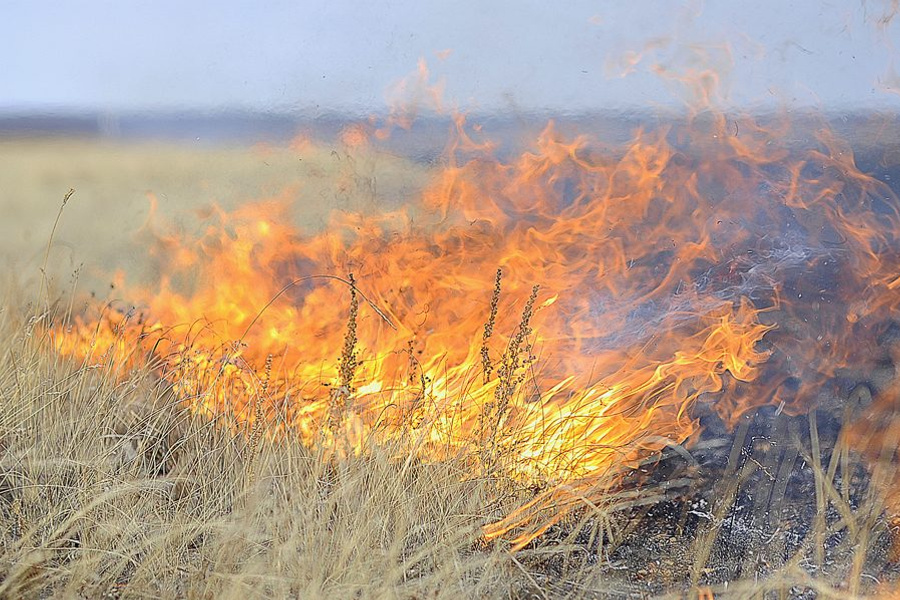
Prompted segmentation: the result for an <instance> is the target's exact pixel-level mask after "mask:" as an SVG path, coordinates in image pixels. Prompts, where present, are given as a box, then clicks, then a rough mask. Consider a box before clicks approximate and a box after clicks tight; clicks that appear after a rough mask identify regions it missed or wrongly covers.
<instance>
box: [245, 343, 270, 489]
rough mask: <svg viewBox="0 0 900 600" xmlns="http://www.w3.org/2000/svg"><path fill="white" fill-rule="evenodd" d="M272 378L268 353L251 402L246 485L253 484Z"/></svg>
mask: <svg viewBox="0 0 900 600" xmlns="http://www.w3.org/2000/svg"><path fill="white" fill-rule="evenodd" d="M271 378H272V355H271V354H269V355H267V356H266V366H265V372H264V374H263V380H262V384H261V385H260V390H259V393H257V395H256V400H255V402H254V403H253V404H254V406H253V425H252V428H251V430H250V439H249V441H248V444H247V463H246V464H247V484H248V486H250V485H253V481H254V477H255V472H254V467H255V463H256V457H257V454H258V452H259V442H260V439H261V438H262V434H263V429H264V428H265V425H266V424H265V417H266V415H265V412H264V411H263V407H262V404H263V400H265V399H267V398H268V396H269V381H271Z"/></svg>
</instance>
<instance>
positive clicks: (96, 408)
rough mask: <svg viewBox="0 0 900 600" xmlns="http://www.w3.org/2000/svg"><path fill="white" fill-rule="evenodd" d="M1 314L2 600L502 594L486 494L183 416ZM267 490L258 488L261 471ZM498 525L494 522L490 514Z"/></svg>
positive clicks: (396, 464)
mask: <svg viewBox="0 0 900 600" xmlns="http://www.w3.org/2000/svg"><path fill="white" fill-rule="evenodd" d="M13 306H15V303H9V302H7V303H5V304H4V308H3V310H2V314H0V339H2V340H3V341H2V342H0V359H2V363H0V364H2V366H0V456H2V462H0V524H2V525H0V532H2V533H0V535H2V543H0V547H2V548H3V550H2V552H0V596H2V597H46V596H60V597H87V598H99V597H103V596H105V595H117V596H121V597H143V598H146V597H187V598H225V597H237V598H246V597H266V598H280V597H303V598H312V597H327V598H334V597H348V598H385V597H398V598H413V597H429V598H430V597H435V598H441V597H446V598H458V597H475V596H481V597H495V596H496V597H502V596H507V595H509V594H511V593H514V590H515V589H516V588H517V586H520V585H521V583H520V582H519V581H518V579H519V578H518V577H517V576H516V575H515V572H513V571H512V569H513V568H514V567H513V561H512V559H511V558H510V557H509V556H507V555H505V554H504V553H503V552H502V551H501V549H500V548H499V547H497V548H494V549H489V550H484V549H476V548H477V547H478V538H479V527H480V525H481V524H482V523H484V522H485V521H486V519H489V518H490V517H491V516H496V513H492V512H491V511H490V510H489V509H486V507H489V506H492V505H493V504H494V503H493V502H492V501H491V493H492V482H490V481H487V480H483V479H476V478H472V477H469V476H468V475H467V474H466V471H464V470H463V469H462V465H459V464H454V463H453V462H452V461H450V462H447V463H444V464H436V465H434V464H432V465H426V464H422V463H420V462H418V461H416V460H415V459H414V458H412V457H409V456H406V457H404V456H402V455H399V457H398V450H397V449H396V448H383V447H381V448H378V447H373V448H370V449H368V451H367V452H366V453H365V454H364V455H363V456H359V457H352V458H341V459H339V458H334V457H329V456H326V455H324V454H323V453H322V452H321V451H317V450H316V449H309V448H305V447H303V446H301V445H300V444H298V443H296V442H295V441H294V440H292V439H291V438H287V437H282V438H281V439H278V440H276V441H273V440H269V439H265V438H262V439H261V440H259V441H258V448H257V449H256V452H255V453H254V452H252V451H251V448H250V446H251V443H248V437H247V436H246V435H244V433H243V432H241V431H238V432H237V433H235V434H232V433H229V429H230V428H229V427H223V426H221V425H222V424H216V423H210V422H207V421H205V420H203V419H200V418H195V417H193V416H191V415H190V414H187V413H186V412H185V411H184V410H183V409H182V408H180V406H179V403H178V402H177V401H176V400H175V399H173V398H172V397H171V396H170V394H169V393H168V392H167V389H166V385H165V382H164V381H159V380H155V379H154V377H153V376H152V375H151V374H150V373H149V372H136V373H129V374H125V373H120V372H117V369H116V366H115V365H112V364H108V363H99V364H90V365H72V364H68V363H65V362H62V361H60V360H58V359H57V358H55V357H54V356H53V354H52V353H50V352H48V351H47V348H46V346H45V344H46V339H45V338H43V337H42V336H41V335H40V334H39V333H37V329H36V328H35V322H34V321H33V320H32V319H24V318H23V317H22V316H21V315H20V314H17V313H16V312H15V309H14V308H12V307H13ZM251 458H252V459H254V460H253V468H254V472H255V477H253V478H248V477H247V471H248V469H249V468H250V459H251ZM493 510H494V511H495V510H496V507H495V508H494V509H493Z"/></svg>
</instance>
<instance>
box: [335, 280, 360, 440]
mask: <svg viewBox="0 0 900 600" xmlns="http://www.w3.org/2000/svg"><path fill="white" fill-rule="evenodd" d="M347 279H348V281H349V282H350V314H349V315H348V316H347V332H346V333H345V334H344V347H343V349H342V350H341V357H340V359H338V365H339V369H338V376H339V382H338V383H339V385H338V387H337V388H336V389H333V390H332V391H331V394H330V396H329V403H328V428H329V429H331V430H332V431H335V430H337V429H338V428H339V427H340V425H341V423H342V422H343V420H344V414H345V412H346V410H347V405H348V404H349V402H350V399H351V398H352V397H353V393H354V392H355V391H356V390H355V389H354V387H353V378H354V377H355V375H356V368H357V367H358V366H359V361H358V356H357V353H356V342H357V338H356V319H357V316H358V314H359V298H358V297H357V294H356V280H355V279H354V278H353V273H350V274H349V275H348V277H347Z"/></svg>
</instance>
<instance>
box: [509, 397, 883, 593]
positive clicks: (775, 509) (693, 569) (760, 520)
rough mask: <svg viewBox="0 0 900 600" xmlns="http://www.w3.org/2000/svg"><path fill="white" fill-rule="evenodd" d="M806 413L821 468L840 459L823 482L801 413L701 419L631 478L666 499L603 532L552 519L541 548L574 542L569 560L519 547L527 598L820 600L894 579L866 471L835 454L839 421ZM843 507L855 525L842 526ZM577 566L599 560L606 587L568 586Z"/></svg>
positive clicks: (769, 411)
mask: <svg viewBox="0 0 900 600" xmlns="http://www.w3.org/2000/svg"><path fill="white" fill-rule="evenodd" d="M812 418H813V419H815V429H816V430H817V431H816V433H817V435H818V438H819V443H820V447H821V457H822V458H821V469H820V470H819V471H818V472H819V473H827V471H828V468H829V465H830V462H831V459H832V457H833V456H834V457H835V458H836V461H837V462H836V465H837V468H835V471H834V476H833V478H832V480H831V481H832V483H831V485H830V486H827V485H826V483H825V477H818V478H817V476H816V473H817V466H816V465H815V464H814V462H815V461H814V459H812V456H813V454H812V453H811V451H810V448H811V443H812V439H811V438H812V435H811V423H812V421H811V420H810V417H809V416H807V415H803V416H796V417H791V416H787V415H785V414H777V409H776V408H774V407H766V408H763V409H760V410H759V411H757V412H756V413H755V414H753V415H750V416H748V417H746V418H745V419H744V420H743V421H742V422H741V423H740V424H739V425H738V427H737V428H736V430H735V431H732V432H729V431H727V430H726V428H725V427H724V426H723V424H722V423H721V422H720V421H718V420H717V419H716V418H715V417H714V416H713V415H707V416H705V417H704V418H703V422H704V427H703V432H702V434H701V435H700V437H699V440H698V441H697V442H696V444H695V445H694V446H693V447H688V448H673V449H670V450H668V451H667V452H665V453H664V454H663V456H662V457H660V458H659V459H658V460H656V461H654V462H652V463H648V464H646V465H645V467H644V468H643V469H642V471H643V473H641V472H636V473H635V474H634V480H635V482H634V485H635V486H640V487H641V488H642V489H644V490H647V491H650V490H653V489H654V487H663V486H668V489H667V490H666V491H665V493H664V495H665V499H664V500H662V501H659V502H656V503H654V504H652V505H649V506H635V507H631V508H626V509H624V510H622V511H620V512H618V513H617V514H616V515H615V517H614V518H613V519H612V521H613V525H612V526H611V527H610V526H608V525H607V527H605V528H604V530H603V532H598V527H597V526H596V524H593V526H592V525H591V524H589V525H588V526H586V527H585V526H584V525H583V523H584V521H581V523H582V526H581V529H577V528H575V527H574V526H573V525H571V524H569V525H566V524H563V525H560V526H557V527H556V528H554V530H552V531H551V532H549V533H548V534H547V535H546V536H545V538H544V540H543V542H542V543H541V547H544V548H546V544H547V541H548V540H550V539H553V540H554V541H556V542H557V543H559V544H560V545H572V546H570V550H569V552H568V553H567V554H566V555H565V558H562V554H558V555H557V558H554V559H550V560H548V559H546V558H544V557H546V556H547V554H546V553H545V552H540V551H539V550H538V549H537V548H535V549H533V550H534V554H531V555H530V554H529V550H528V549H526V550H525V551H523V558H522V560H523V562H526V563H528V564H529V566H530V567H532V568H534V570H535V571H537V572H538V573H541V575H542V576H541V577H539V578H538V579H537V581H538V582H539V585H540V586H541V587H542V588H543V589H542V590H536V589H535V590H532V591H531V592H532V594H533V596H534V597H544V595H545V594H547V593H548V591H551V592H552V594H551V595H554V596H555V595H557V594H558V595H561V596H569V597H596V598H643V597H648V596H659V595H674V596H676V597H678V596H681V595H683V594H689V595H694V596H695V597H696V594H697V593H698V592H699V593H702V592H703V591H708V592H709V593H715V594H716V596H718V595H720V594H723V593H726V594H727V593H728V592H729V591H731V592H736V594H735V595H744V594H746V593H748V592H749V593H754V594H757V593H762V596H760V597H773V598H815V597H824V596H823V590H827V591H828V592H829V593H830V592H833V593H842V592H843V593H844V594H846V593H853V592H856V593H862V594H865V593H870V592H873V591H875V590H876V589H877V590H882V591H883V590H884V589H885V587H888V588H892V587H894V585H893V583H892V582H896V581H898V579H900V565H898V564H897V563H896V562H893V561H892V552H893V549H892V537H891V532H890V527H889V526H888V524H887V522H886V520H885V518H884V516H883V512H882V507H881V505H880V504H878V502H877V500H876V501H872V500H871V494H870V492H873V491H874V490H870V483H871V478H870V476H869V471H868V470H867V468H866V467H865V465H864V464H863V462H862V461H861V460H859V459H858V458H857V457H854V456H853V453H852V452H849V453H844V454H843V457H845V458H846V460H845V461H842V460H841V458H842V456H839V455H837V454H836V453H837V452H838V450H836V449H835V445H836V442H838V440H839V433H840V429H841V422H840V419H838V418H836V417H835V416H834V415H832V414H829V413H827V412H821V411H820V412H819V413H817V414H816V415H815V416H814V417H812ZM843 468H846V474H845V473H844V472H843ZM638 480H640V483H638ZM666 482H668V484H667V483H666ZM626 485H628V484H626ZM819 486H821V487H820V488H819V489H820V490H821V492H820V495H817V487H819ZM876 495H877V494H876ZM836 498H841V501H843V502H844V503H845V504H844V506H843V507H841V506H838V504H839V503H840V502H841V501H837V502H838V504H836V501H834V499H836ZM823 506H824V510H823V509H822V507H823ZM848 508H849V510H850V511H851V513H850V514H852V519H853V520H854V525H855V526H856V527H857V532H856V533H851V528H850V527H847V526H846V521H847V519H846V516H847V512H846V511H847V509H848ZM842 510H843V511H844V512H843V513H842ZM588 522H589V523H590V521H588ZM863 548H864V549H865V550H864V551H863V550H862V549H863ZM854 561H856V563H855V562H854ZM585 563H589V564H593V565H595V566H596V567H599V574H600V575H599V576H598V578H599V580H600V581H602V584H598V586H597V588H594V589H592V590H586V589H578V588H577V587H575V584H574V583H567V574H568V573H570V572H571V573H574V572H575V571H576V570H578V569H580V568H582V567H583V566H585ZM579 585H583V583H582V584H579ZM729 585H730V586H731V587H730V588H729ZM817 588H818V589H817ZM596 589H603V590H605V591H603V592H597V591H596ZM766 591H768V593H766ZM741 592H743V593H741ZM528 595H529V594H526V596H528ZM827 595H828V594H826V596H827Z"/></svg>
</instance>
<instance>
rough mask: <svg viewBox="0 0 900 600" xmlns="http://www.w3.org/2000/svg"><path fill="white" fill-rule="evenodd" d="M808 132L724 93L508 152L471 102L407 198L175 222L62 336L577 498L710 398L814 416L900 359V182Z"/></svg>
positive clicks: (740, 409) (185, 379) (720, 403)
mask: <svg viewBox="0 0 900 600" xmlns="http://www.w3.org/2000/svg"><path fill="white" fill-rule="evenodd" d="M790 131H791V130H790V125H789V124H787V123H783V124H779V123H777V122H773V123H769V124H763V123H760V122H758V121H755V120H753V119H749V118H744V119H741V120H740V121H736V120H734V119H726V118H725V116H723V115H714V116H709V115H700V116H698V117H696V118H693V119H692V120H691V122H689V123H686V124H680V125H673V126H671V127H667V128H660V129H658V130H655V131H643V130H641V131H637V132H635V135H634V138H633V140H632V141H631V143H630V144H628V145H627V146H626V147H624V148H605V147H604V146H603V144H602V143H601V141H600V140H595V139H591V138H590V137H589V136H587V135H579V136H575V137H574V138H572V137H567V136H564V135H562V134H561V133H559V131H558V130H557V128H556V127H555V126H554V124H553V123H550V124H549V125H548V126H547V127H546V129H545V130H544V131H543V132H542V133H541V135H540V136H539V137H538V139H537V140H536V141H535V142H534V143H533V145H532V146H531V147H530V148H529V149H528V150H527V151H525V152H522V153H521V154H520V155H518V156H514V157H512V158H505V159H504V158H500V157H499V156H501V155H502V153H501V152H499V151H498V145H497V144H495V143H493V142H491V141H490V140H488V139H486V138H485V137H484V135H483V133H480V132H479V131H478V129H477V128H472V127H470V126H468V125H467V124H466V121H465V119H463V118H459V119H457V122H456V132H455V135H454V140H455V142H454V143H453V144H451V145H450V147H449V149H448V151H447V156H446V157H445V162H444V165H443V167H442V168H441V169H440V170H439V171H438V172H437V173H436V174H435V175H434V177H433V180H432V182H431V184H430V185H429V186H428V187H427V189H426V190H425V191H424V193H423V194H422V196H421V198H417V199H413V200H412V201H410V202H409V203H408V205H407V206H406V207H404V208H403V209H400V210H394V211H389V212H383V213H378V214H367V215H361V214H347V213H342V212H335V213H334V215H333V216H332V219H331V221H330V223H329V224H328V226H327V227H326V228H325V230H324V231H322V232H319V233H314V234H308V233H303V232H301V231H300V230H299V229H298V228H296V227H295V226H294V225H293V224H292V223H291V219H290V216H289V213H290V203H291V202H292V198H291V195H290V193H287V194H285V195H284V196H283V197H279V198H274V199H268V200H264V201H258V202H255V203H252V204H247V205H245V206H243V207H241V208H238V209H237V210H235V211H233V212H225V211H222V210H215V211H214V212H213V214H212V215H211V218H210V219H208V220H207V224H206V229H205V231H203V232H202V234H201V235H200V236H199V237H197V238H190V237H187V236H183V235H175V234H167V233H162V232H157V233H156V238H157V242H156V243H155V244H154V245H153V247H152V248H151V252H152V253H154V255H155V258H157V259H158V260H159V261H160V263H161V264H164V265H166V269H165V271H164V272H163V273H161V279H160V281H159V284H158V285H156V286H152V287H146V288H142V287H129V288H126V289H127V297H128V298H129V302H131V303H133V304H134V305H135V306H137V307H139V309H138V310H136V311H133V312H129V311H125V312H123V311H117V310H112V309H106V310H103V311H101V312H100V313H99V314H94V315H90V314H86V315H81V316H79V317H78V318H76V319H75V320H74V323H73V324H72V325H71V326H70V327H68V328H67V329H57V330H55V331H54V332H53V335H54V340H55V343H56V346H57V348H58V350H59V351H60V352H61V353H62V354H65V355H72V356H77V357H81V358H83V359H84V360H86V361H88V362H92V361H97V360H101V359H105V358H109V357H113V359H114V360H116V361H119V362H123V363H128V362H129V361H132V362H133V361H138V360H144V359H145V358H146V357H147V356H149V357H151V358H152V359H153V360H154V361H156V362H157V363H158V365H159V366H158V369H159V372H160V373H161V374H162V376H164V377H165V378H166V379H167V380H168V381H169V382H171V384H172V386H173V389H174V391H175V392H176V393H177V394H178V395H179V397H180V398H182V399H183V400H184V402H185V403H186V404H187V405H188V406H189V407H191V408H192V409H193V410H195V411H197V412H199V413H202V414H206V415H220V414H227V415H231V416H233V418H234V420H235V421H236V422H237V423H245V424H252V423H254V422H255V421H256V420H257V419H259V418H262V419H263V420H264V423H263V426H264V427H265V431H266V432H267V433H268V434H269V435H276V434H279V433H286V432H287V433H290V434H292V435H299V436H301V437H302V438H303V439H304V440H305V441H306V442H307V443H309V444H317V443H323V444H338V442H339V441H340V444H344V445H347V446H348V449H349V450H350V451H358V450H360V449H361V448H362V446H363V445H364V444H366V443H368V442H369V441H371V440H376V441H378V440H381V441H385V440H409V441H410V443H411V444H412V446H414V447H415V448H416V449H417V452H418V453H419V454H420V455H421V456H422V457H423V458H425V459H435V460H439V459H441V458H442V457H445V456H448V455H452V454H457V453H460V452H464V453H470V454H472V455H474V456H480V457H481V458H482V461H481V464H482V465H483V466H484V467H485V468H489V469H500V470H502V471H503V472H505V473H506V474H508V475H510V476H513V477H516V478H519V479H521V480H524V481H530V482H539V483H540V484H542V485H544V486H545V488H546V489H550V490H555V491H553V492H552V493H551V494H550V495H549V496H545V497H544V499H545V500H546V499H547V498H552V499H553V500H554V501H555V502H557V504H558V505H562V504H564V503H565V502H562V501H560V498H561V496H560V494H561V492H560V490H565V489H569V490H575V492H577V493H576V494H575V495H576V496H577V495H578V494H581V493H583V492H584V490H586V489H589V487H590V485H592V482H596V481H599V480H600V479H602V478H608V477H615V476H617V475H618V474H622V473H624V472H626V471H627V469H628V468H629V467H631V466H633V465H635V464H637V463H638V462H639V461H641V460H642V459H644V458H646V457H647V456H648V455H650V454H652V453H654V452H657V451H659V450H660V449H661V448H663V447H664V446H665V445H666V444H668V443H682V442H684V441H685V440H687V439H688V438H689V437H690V436H691V435H692V434H693V433H695V431H697V428H698V424H697V419H696V416H695V411H694V407H695V405H696V404H697V403H698V402H706V403H709V404H710V406H711V407H712V408H713V409H714V410H715V411H716V413H717V414H718V415H719V416H720V417H721V418H722V419H724V420H725V421H726V422H728V423H734V422H735V421H736V419H737V418H738V417H739V416H740V415H741V414H743V413H745V412H746V411H749V410H752V409H753V408H755V407H758V406H761V405H764V404H782V405H783V406H784V409H785V410H787V411H789V412H792V413H799V412H803V411H806V410H808V409H809V408H810V407H812V406H814V405H815V404H816V402H818V401H819V399H820V396H821V394H822V393H823V390H826V389H832V388H834V387H835V386H839V385H841V384H840V381H841V380H840V377H842V376H846V371H847V370H848V369H856V370H857V371H859V372H863V371H865V369H867V368H874V365H875V364H877V362H878V361H879V360H880V358H879V356H880V355H879V354H878V352H879V351H878V350H877V348H879V345H878V339H879V336H880V335H882V334H883V333H884V331H885V330H886V329H887V328H889V327H890V325H891V323H892V321H891V315H892V313H893V311H894V310H895V309H896V307H897V306H898V301H900V292H898V288H900V286H898V285H897V281H898V277H900V268H898V254H897V250H898V248H900V246H898V245H897V240H896V236H897V235H898V232H900V222H898V213H897V207H898V204H897V198H896V197H895V196H894V195H893V193H892V192H891V191H890V190H889V189H888V188H887V187H886V186H885V185H883V184H882V183H880V182H878V181H877V180H875V179H873V178H871V177H869V176H867V175H865V174H863V173H861V172H860V171H859V170H858V169H857V168H856V165H855V162H854V158H853V155H852V152H851V151H850V149H849V147H847V146H846V145H845V144H842V143H841V142H840V141H839V140H837V139H836V138H835V137H834V136H833V135H831V134H830V133H829V132H828V131H827V129H824V128H823V129H821V130H819V131H817V133H816V136H815V140H814V141H812V142H810V144H809V146H808V147H795V146H792V145H791V144H792V143H791V142H790V140H791V139H792V136H791V135H790ZM343 137H344V142H345V144H349V145H352V146H358V145H360V144H363V143H364V142H365V143H370V140H369V138H368V136H366V134H365V130H364V129H362V128H350V129H347V130H346V131H345V132H344V135H343ZM376 137H377V136H376ZM342 348H343V351H342ZM842 373H843V374H844V375H842ZM570 497H575V496H570ZM536 502H538V501H536ZM522 523H523V520H522V519H520V518H519V515H512V516H511V517H510V520H509V521H508V522H507V523H505V524H504V525H501V526H498V527H497V528H495V529H493V530H492V531H490V532H489V534H490V535H499V534H500V533H503V532H505V531H507V530H508V529H510V528H513V527H517V526H519V525H521V524H522Z"/></svg>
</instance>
